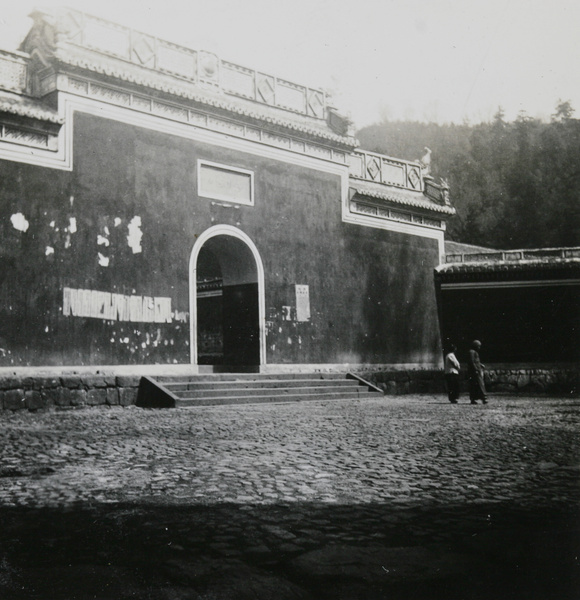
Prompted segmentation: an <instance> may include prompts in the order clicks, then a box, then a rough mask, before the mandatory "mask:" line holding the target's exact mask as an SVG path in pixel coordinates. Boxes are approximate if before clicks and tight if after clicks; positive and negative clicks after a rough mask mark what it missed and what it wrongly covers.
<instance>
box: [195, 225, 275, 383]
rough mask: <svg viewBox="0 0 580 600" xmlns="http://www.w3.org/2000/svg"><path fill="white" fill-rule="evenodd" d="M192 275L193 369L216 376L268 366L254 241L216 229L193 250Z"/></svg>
mask: <svg viewBox="0 0 580 600" xmlns="http://www.w3.org/2000/svg"><path fill="white" fill-rule="evenodd" d="M190 273H191V277H190V281H191V283H190V315H191V349H192V353H191V358H192V363H193V364H195V365H207V366H208V368H209V367H212V368H213V370H215V371H224V370H233V371H235V370H237V369H241V370H246V369H247V368H249V367H250V368H251V367H259V366H260V365H262V364H264V362H265V338H264V326H263V324H264V269H263V266H262V261H261V259H260V255H259V253H258V250H257V248H256V246H255V245H254V243H253V242H252V240H251V239H250V238H249V237H248V236H247V235H246V234H245V233H243V232H242V231H240V230H239V229H236V228H235V227H231V226H229V225H217V226H215V227H211V228H210V229H208V230H207V231H205V232H204V233H203V234H202V235H201V236H200V237H199V238H198V239H197V241H196V243H195V245H194V247H193V251H192V253H191V259H190ZM210 370H212V369H210Z"/></svg>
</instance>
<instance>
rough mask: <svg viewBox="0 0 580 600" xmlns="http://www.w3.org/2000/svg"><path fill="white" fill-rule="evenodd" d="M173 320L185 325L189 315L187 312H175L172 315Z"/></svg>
mask: <svg viewBox="0 0 580 600" xmlns="http://www.w3.org/2000/svg"><path fill="white" fill-rule="evenodd" d="M173 320H174V321H179V322H180V323H187V322H188V321H189V313H188V312H187V311H183V312H182V311H179V310H176V311H175V312H174V313H173Z"/></svg>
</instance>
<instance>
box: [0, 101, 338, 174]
mask: <svg viewBox="0 0 580 600" xmlns="http://www.w3.org/2000/svg"><path fill="white" fill-rule="evenodd" d="M58 99H59V102H58V103H59V116H60V117H62V118H63V120H64V124H63V125H62V126H61V128H60V132H59V136H58V151H56V152H55V151H52V150H43V149H37V148H32V147H28V146H20V145H18V144H10V143H8V142H0V159H1V158H3V159H6V160H12V161H17V162H24V163H27V164H34V165H39V166H43V167H51V168H54V169H61V170H65V171H71V170H72V168H73V144H72V142H73V129H74V119H73V116H74V113H75V112H82V113H85V114H90V115H94V116H98V117H102V118H105V119H110V120H112V121H118V122H120V123H125V124H128V125H133V126H135V127H141V128H143V129H148V130H152V131H157V132H160V133H166V134H168V135H174V136H176V137H181V138H186V139H190V140H194V141H198V142H203V143H207V144H212V145H215V146H220V147H222V148H228V149H231V150H237V151H239V152H244V153H247V154H252V155H254V156H261V157H264V158H270V159H272V160H277V161H282V162H285V163H288V164H293V165H297V166H302V167H306V168H309V169H315V170H318V171H324V172H327V173H332V174H334V175H339V176H342V175H344V174H347V175H348V169H349V167H348V165H346V164H338V163H336V162H333V161H332V160H328V159H325V158H322V157H314V156H307V155H302V154H298V153H297V152H294V151H292V150H290V149H284V148H276V147H273V146H268V145H267V144H265V143H263V142H260V141H253V140H248V139H243V138H237V137H235V136H233V135H228V134H227V133H222V132H217V131H212V130H209V129H204V128H201V127H197V126H195V125H193V124H191V123H182V122H179V121H173V120H171V119H169V118H165V117H163V116H159V115H154V114H149V113H142V112H139V111H137V110H135V109H134V108H130V107H123V106H117V105H114V104H107V103H105V102H102V101H100V100H97V99H93V98H86V97H84V96H77V95H75V94H71V93H70V92H63V91H61V92H58Z"/></svg>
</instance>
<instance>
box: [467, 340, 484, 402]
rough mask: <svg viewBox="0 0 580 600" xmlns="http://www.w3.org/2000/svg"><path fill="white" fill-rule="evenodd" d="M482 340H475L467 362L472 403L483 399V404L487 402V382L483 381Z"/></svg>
mask: <svg viewBox="0 0 580 600" xmlns="http://www.w3.org/2000/svg"><path fill="white" fill-rule="evenodd" d="M480 348H481V342H480V341H479V340H473V343H472V344H471V350H470V351H469V361H468V363H467V372H468V374H469V399H470V400H471V404H477V401H478V400H481V402H482V403H483V404H487V398H486V394H485V383H484V382H483V370H484V369H485V365H482V364H481V361H480V360H479V350H480Z"/></svg>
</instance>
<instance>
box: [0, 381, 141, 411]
mask: <svg viewBox="0 0 580 600" xmlns="http://www.w3.org/2000/svg"><path fill="white" fill-rule="evenodd" d="M140 379H141V377H138V376H115V375H110V376H107V375H103V376H99V375H87V376H83V375H67V376H61V377H1V378H0V406H1V407H2V408H4V409H5V410H20V409H28V410H39V409H43V408H79V407H82V406H130V405H132V404H135V402H136V400H137V390H138V386H139V381H140Z"/></svg>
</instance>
